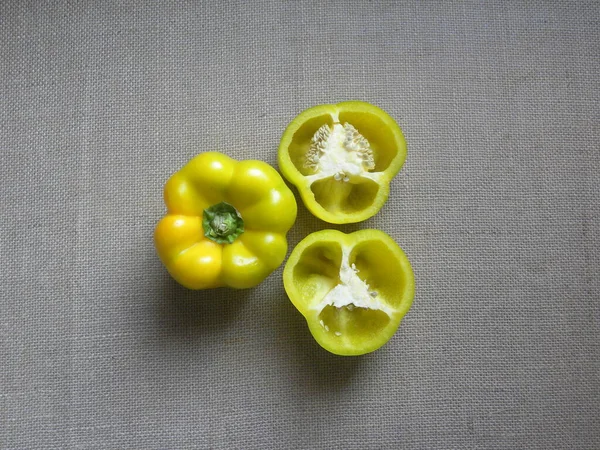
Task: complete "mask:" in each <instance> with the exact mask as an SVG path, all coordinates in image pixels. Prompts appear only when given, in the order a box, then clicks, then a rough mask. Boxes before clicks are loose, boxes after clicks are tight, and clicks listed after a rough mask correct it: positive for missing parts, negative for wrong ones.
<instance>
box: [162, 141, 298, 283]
mask: <svg viewBox="0 0 600 450" xmlns="http://www.w3.org/2000/svg"><path fill="white" fill-rule="evenodd" d="M164 199H165V204H166V206H167V214H166V215H165V217H163V219H162V220H161V221H160V222H159V223H158V225H157V226H156V229H155V232H154V242H155V246H156V249H157V252H158V255H159V257H160V259H161V261H162V262H163V264H164V265H165V267H166V268H167V271H168V272H169V273H170V274H171V276H172V277H173V278H174V279H175V280H176V281H177V282H179V283H180V284H182V285H183V286H185V287H187V288H190V289H208V288H216V287H221V286H229V287H233V288H249V287H253V286H256V285H257V284H259V283H260V282H261V281H263V280H264V279H265V278H266V277H267V276H268V275H269V274H270V273H271V272H272V271H273V270H275V269H276V268H277V267H279V266H280V265H281V263H282V262H283V260H284V258H285V255H286V253H287V241H286V233H287V231H288V230H289V229H290V228H291V226H292V225H293V224H294V221H295V220H296V211H297V206H296V200H295V198H294V195H293V194H292V192H291V190H290V189H289V188H288V187H287V185H286V184H285V182H284V181H283V179H282V178H281V176H280V175H279V173H277V171H276V170H275V169H274V168H273V167H271V166H270V165H268V164H267V163H265V162H262V161H252V160H249V161H239V162H238V161H235V160H233V159H231V158H229V157H228V156H226V155H224V154H221V153H217V152H206V153H202V154H200V155H198V156H196V157H195V158H193V159H192V160H191V161H190V162H188V163H187V164H186V165H185V166H184V167H183V168H182V169H181V170H179V171H178V172H176V173H175V174H173V175H172V176H171V178H169V180H168V181H167V183H166V185H165V189H164ZM206 212H208V214H206ZM215 214H223V216H222V217H216V218H215ZM203 216H204V217H203ZM237 218H239V222H240V223H239V224H236V223H230V222H232V221H234V222H235V220H237ZM242 221H243V226H239V225H241V224H242ZM203 222H204V224H203ZM208 224H213V225H215V226H216V229H215V230H209V231H210V232H207V230H206V228H207V226H209V225H208ZM231 233H233V234H231ZM221 235H223V236H221ZM210 236H212V238H211V237H210ZM232 237H233V239H232ZM228 241H231V243H229V242H228Z"/></svg>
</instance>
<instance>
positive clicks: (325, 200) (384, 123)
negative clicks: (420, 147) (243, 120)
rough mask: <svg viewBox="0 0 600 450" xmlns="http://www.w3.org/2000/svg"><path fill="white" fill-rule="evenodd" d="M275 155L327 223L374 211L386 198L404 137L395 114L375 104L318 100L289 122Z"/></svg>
mask: <svg viewBox="0 0 600 450" xmlns="http://www.w3.org/2000/svg"><path fill="white" fill-rule="evenodd" d="M278 159H279V168H280V170H281V172H282V173H283V175H284V176H285V178H286V179H287V180H288V181H289V182H290V183H292V184H293V185H295V186H296V188H297V189H298V191H299V192H300V196H301V198H302V201H303V202H304V204H305V205H306V207H307V208H308V209H309V210H310V212H311V213H313V214H314V215H315V216H317V217H318V218H320V219H322V220H324V221H326V222H330V223H353V222H360V221H362V220H366V219H368V218H369V217H372V216H374V215H375V214H377V212H378V211H379V210H380V209H381V207H382V206H383V204H384V203H385V202H386V200H387V198H388V196H389V184H390V181H391V180H392V178H394V176H395V175H396V174H397V173H398V172H399V171H400V169H401V168H402V165H403V164H404V161H405V159H406V142H405V140H404V135H403V134H402V130H401V129H400V127H399V126H398V124H397V123H396V122H395V121H394V119H392V117H390V116H389V115H388V114H387V113H386V112H385V111H383V110H382V109H380V108H378V107H376V106H374V105H371V104H369V103H365V102H360V101H350V102H342V103H338V104H335V105H319V106H315V107H313V108H310V109H307V110H306V111H304V112H302V113H300V115H298V116H297V117H296V118H295V119H294V120H293V121H292V122H291V123H290V124H289V125H288V127H287V129H286V130H285V132H284V134H283V136H282V138H281V142H280V145H279V151H278Z"/></svg>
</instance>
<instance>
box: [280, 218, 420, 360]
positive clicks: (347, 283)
mask: <svg viewBox="0 0 600 450" xmlns="http://www.w3.org/2000/svg"><path fill="white" fill-rule="evenodd" d="M283 282H284V287H285V290H286V292H287V294H288V297H289V298H290V300H291V302H292V303H293V304H294V306H295V307H296V309H298V311H299V312H300V313H301V314H302V315H303V316H304V318H305V319H306V321H307V323H308V327H309V330H310V332H311V334H312V335H313V337H314V338H315V340H316V341H317V342H318V343H319V345H321V346H322V347H323V348H324V349H326V350H328V351H329V352H331V353H334V354H337V355H344V356H350V355H362V354H365V353H369V352H372V351H374V350H377V349H378V348H380V347H381V346H382V345H384V344H385V343H386V342H387V341H388V340H389V339H390V338H391V337H392V336H393V335H394V333H395V332H396V330H397V329H398V326H399V325H400V322H401V320H402V318H403V317H404V315H405V314H406V313H407V312H408V310H409V309H410V306H411V304H412V301H413V297H414V292H415V281H414V275H413V271H412V268H411V265H410V262H409V261H408V258H407V257H406V255H405V254H404V252H403V251H402V249H401V248H400V247H399V246H398V245H397V244H396V243H395V242H394V240H393V239H392V238H391V237H390V236H388V235H387V234H385V233H384V232H382V231H379V230H370V229H367V230H360V231H356V232H354V233H351V234H344V233H342V232H340V231H336V230H323V231H317V232H315V233H312V234H310V235H308V236H307V237H306V238H305V239H303V240H302V241H301V242H300V243H299V244H298V245H297V246H296V247H295V248H294V250H292V253H291V255H290V257H289V259H288V261H287V263H286V265H285V268H284V271H283Z"/></svg>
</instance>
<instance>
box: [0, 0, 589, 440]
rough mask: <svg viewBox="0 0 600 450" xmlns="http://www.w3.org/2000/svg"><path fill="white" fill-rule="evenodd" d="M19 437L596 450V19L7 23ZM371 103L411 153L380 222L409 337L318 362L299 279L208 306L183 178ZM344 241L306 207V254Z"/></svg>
mask: <svg viewBox="0 0 600 450" xmlns="http://www.w3.org/2000/svg"><path fill="white" fill-rule="evenodd" d="M0 45H1V46H0V52H1V53H0V54H1V59H0V71H1V72H0V73H1V80H0V81H1V84H0V89H1V92H0V94H1V95H0V102H1V103H0V125H1V127H0V146H1V152H2V153H1V156H2V157H1V161H0V186H1V187H0V195H1V199H2V213H1V222H0V233H1V234H0V244H1V253H0V256H1V258H2V271H1V275H0V277H1V278H0V292H1V301H0V357H1V364H2V367H1V370H0V447H2V448H7V449H38V448H40V449H41V448H65V449H75V448H82V449H83V448H85V449H87V448H106V449H126V448H137V449H159V448H160V449H167V448H169V449H183V448H206V449H213V448H214V449H230V448H234V449H271V448H286V449H288V448H289V449H293V448H301V449H344V450H346V449H388V448H407V449H421V448H436V449H451V448H452V449H480V448H506V449H514V448H535V449H553V448H568V449H597V448H600V375H599V373H600V363H599V357H600V356H599V354H600V344H599V339H600V306H599V300H600V273H599V264H600V256H599V255H600V206H599V200H598V197H599V195H600V182H599V176H600V139H599V137H600V136H599V131H600V95H599V94H600V2H596V1H589V2H567V1H565V2H550V1H547V2H541V1H538V2H533V1H531V2H504V1H497V2H493V1H489V2H481V1H465V2H450V1H439V2H418V1H415V2H392V1H364V2H363V1H346V2H321V1H298V2H280V1H254V2H251V1H236V2H229V1H227V2H225V1H224V2H217V1H215V2H208V1H207V2H170V1H165V2H136V3H131V2H121V1H112V2H99V1H98V2H92V1H90V2H24V1H4V2H2V4H1V6H0ZM347 99H361V100H365V101H368V102H371V103H374V104H376V105H378V106H380V107H382V108H383V109H385V110H387V111H388V112H389V113H390V114H391V115H392V116H393V117H394V118H396V120H397V121H398V123H399V124H400V125H401V127H402V128H403V130H404V132H405V135H406V138H407V142H408V148H409V155H408V160H407V163H406V165H405V166H404V169H403V171H402V172H401V173H400V174H399V175H398V176H397V177H396V178H395V179H394V181H393V183H392V186H391V196H390V199H389V201H388V202H387V204H386V205H385V207H384V208H383V209H382V211H381V212H380V213H379V214H378V215H377V216H376V217H374V218H373V219H371V220H368V221H366V222H364V223H361V224H357V225H352V226H339V227H335V228H338V229H341V230H343V231H347V232H348V231H353V230H356V229H359V228H377V229H381V230H383V231H386V232H387V233H389V234H390V235H391V236H392V237H393V238H394V239H395V240H396V241H397V242H398V243H399V244H400V245H401V246H402V247H403V248H404V250H405V251H406V253H407V255H408V256H409V258H410V260H411V261H412V264H413V267H414V270H415V275H416V280H417V294H416V297H415V302H414V305H413V308H412V310H411V311H410V313H409V314H408V315H407V316H406V318H405V320H404V322H403V325H402V326H401V328H400V330H399V332H398V333H397V334H396V335H395V336H394V338H393V339H392V340H391V341H390V342H389V343H388V344H387V345H386V346H385V347H383V348H382V349H381V350H379V351H377V352H375V353H373V354H370V355H367V356H365V357H361V358H341V357H336V356H333V355H330V354H328V353H327V352H325V351H324V350H322V349H321V348H320V347H319V346H318V345H317V344H316V343H315V342H314V341H313V339H312V337H311V336H310V335H309V332H308V330H307V327H306V325H305V323H304V321H303V319H302V317H301V316H300V315H299V314H298V313H297V311H296V310H295V309H294V308H293V306H292V305H291V303H290V302H289V301H288V299H287V297H286V294H285V291H284V289H283V286H282V281H281V273H282V272H281V269H279V270H278V271H276V272H274V273H273V274H272V275H271V276H270V277H269V278H268V279H267V280H266V281H265V282H264V283H263V284H261V285H260V286H259V287H257V288H255V289H251V290H247V291H241V292H239V291H232V290H227V289H218V290H214V291H205V292H191V291H187V290H185V289H183V288H181V287H179V286H178V285H177V284H175V283H174V282H173V281H172V280H171V279H170V278H169V276H168V275H167V274H166V272H165V270H164V269H163V267H162V266H161V264H160V262H159V261H158V259H157V257H156V255H155V252H154V248H153V244H152V232H153V228H154V225H155V224H156V222H157V221H158V220H159V218H160V217H161V215H162V214H163V213H164V210H165V208H164V204H163V200H162V188H163V184H164V182H165V180H166V179H167V178H168V177H169V175H170V174H171V173H173V172H174V171H176V170H178V168H179V167H181V166H182V165H183V164H184V163H185V162H186V161H187V160H188V159H190V158H191V157H192V156H194V155H196V154H197V153H199V152H202V151H206V150H219V151H222V152H225V153H227V154H229V155H231V156H233V157H235V158H238V159H249V158H255V159H261V160H264V161H266V162H268V163H270V164H272V165H274V166H275V167H276V166H277V159H276V150H277V146H278V142H279V139H280V137H281V134H282V132H283V130H284V129H285V127H286V125H287V124H288V123H289V121H290V120H292V119H293V118H294V117H295V116H296V115H297V114H298V113H299V112H300V111H302V110H303V109H305V108H307V107H310V106H313V105H316V104H320V103H328V102H336V101H341V100H347ZM328 227H330V228H331V226H329V225H327V224H326V223H324V222H321V221H320V220H318V219H316V218H314V217H313V216H312V215H310V214H309V213H308V212H307V210H306V208H305V207H304V206H303V205H301V204H300V206H299V215H298V221H297V223H296V225H295V226H294V228H293V229H292V231H291V232H290V234H289V243H290V248H292V247H293V246H294V245H295V244H296V243H297V242H298V241H299V240H300V239H302V238H303V237H304V236H306V235H307V234H308V233H310V232H312V231H316V230H320V229H323V228H328Z"/></svg>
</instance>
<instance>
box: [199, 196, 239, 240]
mask: <svg viewBox="0 0 600 450" xmlns="http://www.w3.org/2000/svg"><path fill="white" fill-rule="evenodd" d="M202 226H203V227H204V236H206V237H207V238H209V239H211V240H213V241H215V242H216V243H218V244H231V243H232V242H233V241H235V240H236V239H237V238H238V237H239V236H240V235H241V234H242V233H243V232H244V221H243V219H242V216H241V215H240V213H239V212H238V211H237V210H236V209H235V208H234V207H233V206H231V205H230V204H229V203H225V202H221V203H217V204H216V205H213V206H211V207H210V208H206V209H205V210H204V214H203V215H202Z"/></svg>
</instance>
